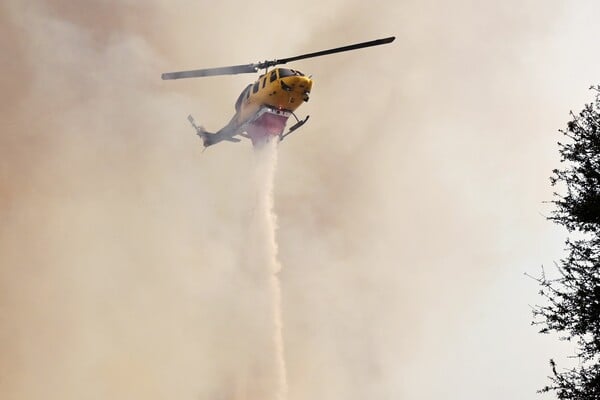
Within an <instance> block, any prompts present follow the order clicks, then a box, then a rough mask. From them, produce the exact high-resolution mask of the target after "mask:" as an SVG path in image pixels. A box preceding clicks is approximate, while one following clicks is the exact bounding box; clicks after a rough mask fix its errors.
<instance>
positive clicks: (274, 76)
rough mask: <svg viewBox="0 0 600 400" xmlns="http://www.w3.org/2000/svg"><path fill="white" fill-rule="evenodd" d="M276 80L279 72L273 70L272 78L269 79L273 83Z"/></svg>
mask: <svg viewBox="0 0 600 400" xmlns="http://www.w3.org/2000/svg"><path fill="white" fill-rule="evenodd" d="M275 79H277V71H275V70H273V71H271V77H270V78H269V82H273V81H274V80H275Z"/></svg>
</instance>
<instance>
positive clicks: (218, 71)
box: [162, 36, 395, 148]
mask: <svg viewBox="0 0 600 400" xmlns="http://www.w3.org/2000/svg"><path fill="white" fill-rule="evenodd" d="M394 39H395V37H394V36H392V37H388V38H384V39H377V40H372V41H368V42H362V43H356V44H352V45H348V46H343V47H336V48H334V49H329V50H322V51H317V52H314V53H307V54H302V55H299V56H295V57H288V58H283V59H275V60H271V61H263V62H259V63H253V64H243V65H233V66H229V67H218V68H206V69H196V70H191V71H179V72H167V73H164V74H162V79H182V78H195V77H202V76H216V75H235V74H244V73H256V72H258V71H259V70H261V69H264V70H265V73H264V74H262V75H260V76H259V77H258V80H256V81H255V82H254V83H251V84H249V85H248V86H246V88H245V89H244V90H243V91H242V93H241V94H240V95H239V97H238V99H237V101H236V102H235V115H234V116H233V118H231V120H230V121H229V123H228V124H227V125H225V126H224V127H223V128H221V129H220V130H218V131H217V132H214V133H212V132H207V131H206V130H204V128H203V127H201V126H198V125H196V122H195V121H194V118H193V117H192V116H191V115H189V116H188V120H189V121H190V123H191V124H192V126H193V127H194V129H195V130H196V133H197V135H198V136H199V137H200V139H202V143H203V145H204V147H205V148H206V147H208V146H211V145H213V144H216V143H219V142H222V141H229V142H239V141H240V140H241V139H239V138H238V137H237V136H241V137H244V138H248V139H250V140H251V141H252V144H253V145H254V146H259V145H260V144H262V143H265V142H266V141H268V140H271V139H272V138H278V139H279V140H280V141H281V140H283V139H284V138H285V137H286V136H288V135H289V134H290V133H292V132H294V131H295V130H296V129H298V128H300V127H301V126H302V125H304V124H305V123H306V121H308V118H309V116H307V117H306V118H304V119H302V120H300V119H298V117H296V115H295V114H294V111H296V109H297V108H298V107H299V106H300V105H301V104H302V103H304V102H307V101H308V99H309V96H310V90H311V89H312V84H313V81H312V79H311V78H310V77H309V76H308V77H307V76H305V75H304V74H303V73H302V72H300V71H297V70H293V69H288V68H275V69H273V70H271V71H269V67H274V66H276V65H282V64H287V63H288V62H291V61H297V60H302V59H306V58H312V57H320V56H325V55H328V54H334V53H340V52H343V51H350V50H357V49H361V48H364V47H371V46H379V45H382V44H386V43H391V42H393V41H394ZM290 116H293V117H294V118H295V119H296V123H295V124H294V125H293V126H292V127H290V128H289V130H288V132H286V133H284V130H285V125H286V123H287V120H288V118H289V117H290Z"/></svg>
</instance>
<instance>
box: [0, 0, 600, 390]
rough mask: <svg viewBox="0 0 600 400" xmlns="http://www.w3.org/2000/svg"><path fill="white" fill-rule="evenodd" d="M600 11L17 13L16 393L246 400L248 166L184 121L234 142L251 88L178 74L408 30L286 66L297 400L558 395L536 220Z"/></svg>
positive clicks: (593, 76) (282, 171) (282, 195)
mask: <svg viewBox="0 0 600 400" xmlns="http://www.w3.org/2000/svg"><path fill="white" fill-rule="evenodd" d="M599 13H600V4H599V3H598V2H596V1H578V2H572V1H571V2H567V1H505V2H481V1H467V0H459V1H454V2H443V1H369V2H365V1H358V0H357V1H340V0H337V1H330V2H322V1H314V0H308V1H304V2H275V3H252V2H236V1H220V2H212V1H210V2H209V1H186V0H172V1H164V0H150V1H144V2H141V1H134V0H123V1H116V0H96V1H92V0H89V1H80V2H71V1H66V0H52V1H29V2H22V1H17V0H5V1H4V2H2V5H0V49H1V51H2V53H1V54H2V57H1V58H0V93H1V94H2V96H1V97H0V398H2V399H3V400H4V399H6V400H17V399H18V400H22V399H34V398H45V399H61V400H64V399H82V398H85V399H107V398H111V399H172V398H177V399H206V398H210V399H223V400H225V399H229V398H231V396H234V397H235V396H237V397H235V398H236V399H239V398H240V397H239V396H240V395H239V394H235V393H234V394H232V392H235V389H232V386H233V385H234V384H233V383H232V382H237V381H239V379H240V378H239V376H236V374H238V373H239V371H238V369H237V368H238V365H239V364H240V354H241V353H240V352H241V351H242V350H240V349H246V350H243V351H246V353H245V354H249V353H248V352H247V349H248V348H252V346H253V344H254V343H255V342H254V341H255V340H258V339H257V338H256V337H255V336H256V335H252V334H248V332H246V331H245V327H247V326H248V324H252V323H258V322H257V321H260V318H263V317H262V316H261V315H262V314H261V307H260V305H256V304H255V303H254V302H253V300H254V299H253V298H252V296H251V295H249V292H248V291H247V290H245V289H244V288H245V287H247V284H248V277H247V276H246V275H244V274H243V273H241V272H240V263H241V262H242V261H243V257H244V256H243V251H242V249H244V246H245V245H247V243H248V242H249V238H248V231H247V229H246V223H247V221H248V220H249V218H250V216H251V215H252V213H253V207H254V196H255V192H256V188H255V187H254V186H253V184H252V182H253V179H252V172H251V171H252V168H253V165H254V164H253V163H254V161H253V155H252V147H251V145H250V144H249V143H242V144H237V145H233V144H229V143H225V144H222V145H219V146H215V147H214V148H210V149H208V150H207V151H206V152H204V153H203V154H202V153H201V144H200V141H199V140H198V138H197V137H196V136H195V135H194V131H193V129H192V128H191V127H190V126H189V124H188V122H187V121H186V117H187V115H188V113H192V114H193V115H194V116H195V118H196V120H197V121H200V122H201V123H202V124H204V126H205V127H206V128H207V129H209V130H215V129H218V128H219V127H220V126H221V125H224V124H225V123H226V122H227V121H228V120H229V118H230V117H231V115H232V114H233V104H234V102H235V100H236V98H237V96H238V94H239V92H240V91H241V90H242V89H243V88H244V87H245V85H247V84H248V83H249V82H251V81H252V80H253V79H254V77H253V76H252V75H240V76H232V77H216V78H211V79H195V80H181V81H161V80H160V74H161V73H162V72H166V71H173V70H181V69H192V68H202V67H215V66H221V65H232V64H242V63H250V62H257V61H262V60H265V59H273V58H282V57H289V56H293V55H295V54H299V53H303V52H309V51H316V50H320V49H323V48H330V47H335V46H339V45H345V44H349V43H353V42H359V41H365V40H371V39H376V38H380V37H386V36H390V35H395V36H396V41H395V42H394V43H392V44H391V45H386V46H382V47H379V48H371V49H364V50H361V51H357V52H353V53H346V54H339V55H334V56H328V57H323V58H319V59H313V60H304V61H301V62H297V63H295V64H293V67H294V68H297V69H300V70H302V71H303V72H305V73H306V74H312V75H313V79H314V81H315V82H314V85H313V91H312V97H311V100H310V102H309V103H307V104H306V105H304V106H302V107H301V108H300V109H299V110H298V113H299V114H300V115H301V116H303V115H306V114H310V115H311V119H310V121H309V122H308V123H307V124H306V125H305V126H304V127H303V128H302V129H301V130H300V131H298V133H295V134H294V135H292V136H291V137H290V138H289V140H286V142H284V143H282V144H281V146H280V148H279V153H278V159H279V163H278V167H277V170H276V172H275V185H274V209H275V213H276V214H277V223H278V226H279V228H278V230H277V242H278V247H279V261H280V263H281V266H282V271H281V273H280V275H279V276H280V280H281V290H282V299H283V329H284V331H283V335H284V346H285V356H286V364H287V368H288V383H289V399H290V400H306V399H315V398H320V399H347V400H354V399H357V400H358V399H365V398H369V399H381V400H384V399H390V400H391V399H424V400H430V399H431V400H433V399H439V398H445V399H449V400H452V399H457V400H458V399H460V400H466V399H473V400H475V399H481V398H486V399H492V400H494V399H498V400H500V399H502V400H504V399H507V398H510V399H538V398H552V397H551V396H541V395H538V394H536V393H535V391H536V390H537V389H539V388H540V387H542V386H543V385H544V384H545V383H546V376H547V375H548V374H549V373H550V370H549V367H548V359H549V358H550V357H556V358H558V359H562V358H563V357H564V356H566V355H569V354H570V351H571V350H570V348H569V346H566V345H564V344H560V343H558V342H557V341H556V340H555V338H552V337H543V336H541V335H539V334H537V333H536V328H535V327H531V326H530V322H531V310H530V305H531V304H535V303H537V302H539V301H540V298H539V297H538V296H537V290H538V288H537V286H536V284H535V282H534V281H532V280H531V279H529V278H527V277H525V276H524V273H529V274H533V275H536V274H538V273H539V272H540V267H541V266H542V265H544V266H545V267H546V268H547V269H551V268H552V266H553V262H554V261H556V260H558V259H559V258H560V257H561V254H562V248H563V241H564V239H565V234H566V233H565V232H564V231H562V230H561V229H560V228H558V227H555V226H553V225H552V224H551V223H550V222H548V221H546V220H545V217H544V216H545V215H548V214H549V212H550V210H551V207H550V206H549V205H548V204H544V201H548V200H551V198H552V195H551V194H552V189H551V188H550V187H549V180H548V177H549V176H550V174H551V171H552V169H553V168H555V167H557V166H558V154H557V153H558V152H557V147H556V141H557V140H559V138H560V136H559V134H558V132H557V131H558V129H560V128H562V127H564V126H565V124H566V121H567V120H568V119H569V111H570V110H574V111H578V110H580V109H581V108H582V106H583V105H584V104H585V103H586V102H589V101H591V99H592V97H593V93H592V92H590V91H589V90H588V88H589V86H591V85H593V84H597V83H598V81H599V78H598V76H597V74H598V72H597V71H598V70H599V69H598V66H599V64H600V55H599V53H598V52H597V51H596V49H597V38H598V37H600V26H599V25H598V24H597V19H598V18H597V17H598V15H600V14H599ZM241 315H243V316H244V317H243V318H242V317H240V316H241ZM246 318H247V319H246ZM260 356H261V355H260V354H256V357H257V359H258V358H260ZM244 357H246V358H247V355H246V356H244ZM246 358H245V359H244V362H246V363H248V362H250V361H248V359H246ZM246 379H251V378H247V377H246Z"/></svg>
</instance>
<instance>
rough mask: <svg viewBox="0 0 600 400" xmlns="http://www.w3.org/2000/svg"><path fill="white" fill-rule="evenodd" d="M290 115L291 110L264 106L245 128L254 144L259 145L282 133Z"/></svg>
mask: <svg viewBox="0 0 600 400" xmlns="http://www.w3.org/2000/svg"><path fill="white" fill-rule="evenodd" d="M290 115H291V112H289V111H284V110H278V109H275V108H271V107H263V108H262V109H261V110H260V111H259V112H258V113H257V116H256V118H254V119H253V120H252V121H250V122H249V123H248V124H247V126H246V129H245V130H246V133H247V134H248V137H250V140H252V144H253V145H254V146H257V145H260V144H262V143H266V142H267V141H269V140H271V139H273V138H275V137H278V136H279V135H281V134H282V133H283V130H284V129H285V124H286V123H287V120H288V118H289V117H290Z"/></svg>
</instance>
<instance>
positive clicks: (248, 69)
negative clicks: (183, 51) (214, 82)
mask: <svg viewBox="0 0 600 400" xmlns="http://www.w3.org/2000/svg"><path fill="white" fill-rule="evenodd" d="M256 71H258V66H257V65H256V64H244V65H232V66H230V67H218V68H205V69H194V70H191V71H179V72H166V73H164V74H162V75H161V77H162V78H163V79H183V78H196V77H200V76H215V75H235V74H248V73H254V72H256Z"/></svg>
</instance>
